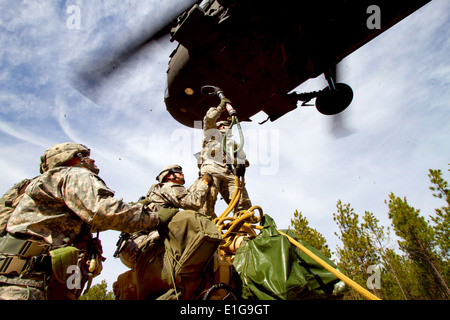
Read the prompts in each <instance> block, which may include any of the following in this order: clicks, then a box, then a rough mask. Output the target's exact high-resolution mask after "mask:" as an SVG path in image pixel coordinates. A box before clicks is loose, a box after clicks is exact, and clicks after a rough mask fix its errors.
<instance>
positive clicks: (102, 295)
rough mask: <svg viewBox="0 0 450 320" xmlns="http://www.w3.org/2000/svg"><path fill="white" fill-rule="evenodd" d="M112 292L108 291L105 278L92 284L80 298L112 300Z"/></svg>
mask: <svg viewBox="0 0 450 320" xmlns="http://www.w3.org/2000/svg"><path fill="white" fill-rule="evenodd" d="M114 299H115V298H114V294H113V293H112V292H111V291H108V284H107V283H106V280H102V281H101V283H98V284H96V285H93V286H92V287H91V288H90V289H89V291H88V292H86V293H85V294H83V295H82V296H81V297H80V300H114Z"/></svg>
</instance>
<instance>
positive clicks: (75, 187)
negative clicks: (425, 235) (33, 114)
mask: <svg viewBox="0 0 450 320" xmlns="http://www.w3.org/2000/svg"><path fill="white" fill-rule="evenodd" d="M40 173H41V175H40V176H38V177H37V178H35V179H34V180H33V181H32V182H31V183H30V185H29V186H28V187H27V189H26V191H25V195H24V196H23V198H22V199H21V201H20V202H19V204H18V205H17V207H16V208H15V210H14V211H13V213H12V215H11V217H10V218H9V220H8V223H7V231H8V233H7V234H6V235H5V236H3V237H2V238H0V299H15V300H42V299H77V298H78V297H79V296H80V294H81V292H82V289H83V287H84V285H85V284H86V282H87V281H88V280H89V279H91V278H92V277H93V276H95V275H98V274H99V273H100V271H101V261H102V260H103V259H104V258H103V257H101V253H102V248H101V244H100V241H99V240H98V237H97V238H96V239H93V237H92V232H94V231H97V235H98V231H103V230H108V229H112V230H118V231H122V232H130V233H131V232H137V231H139V230H145V229H154V228H158V229H159V228H163V227H164V226H165V225H167V223H168V222H169V220H170V219H171V218H172V216H173V214H174V211H171V210H167V209H163V210H161V212H158V213H154V212H151V211H150V210H149V209H148V208H146V207H145V206H144V205H143V204H135V205H130V204H128V203H125V202H123V201H122V200H117V199H115V198H114V192H113V191H112V190H111V189H109V188H108V187H107V186H106V185H105V183H104V182H103V180H101V179H100V177H99V176H98V175H97V174H98V173H99V169H98V167H97V166H96V165H95V161H94V160H93V159H91V158H90V150H89V149H88V148H87V147H85V146H84V145H81V144H76V143H71V142H67V143H61V144H57V145H55V146H53V147H51V148H50V149H48V150H47V151H45V153H44V154H43V156H42V157H41V163H40Z"/></svg>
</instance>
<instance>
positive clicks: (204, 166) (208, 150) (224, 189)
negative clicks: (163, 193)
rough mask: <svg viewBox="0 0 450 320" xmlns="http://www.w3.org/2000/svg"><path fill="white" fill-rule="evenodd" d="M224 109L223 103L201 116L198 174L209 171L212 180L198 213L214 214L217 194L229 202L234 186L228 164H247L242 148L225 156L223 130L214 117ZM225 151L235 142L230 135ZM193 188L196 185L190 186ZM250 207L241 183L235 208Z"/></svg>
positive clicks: (232, 146) (217, 117)
mask: <svg viewBox="0 0 450 320" xmlns="http://www.w3.org/2000/svg"><path fill="white" fill-rule="evenodd" d="M224 110H225V106H224V105H223V104H221V105H219V106H218V107H212V108H210V109H209V110H208V111H207V113H206V115H205V117H204V118H203V148H202V156H201V167H200V175H201V176H202V175H204V174H206V173H210V174H211V175H212V176H213V183H212V184H211V186H210V188H209V192H208V194H207V199H206V202H205V204H204V205H203V207H202V208H201V209H200V212H201V213H203V214H207V215H210V216H212V217H216V214H215V212H214V207H215V203H216V201H217V194H218V193H220V194H221V195H222V197H223V198H224V200H225V201H226V203H229V202H230V200H231V198H232V196H233V193H234V187H235V179H234V178H235V176H234V174H233V172H232V171H231V170H230V166H231V165H235V164H242V165H245V166H248V161H247V160H246V157H245V153H244V151H243V150H241V151H240V152H239V153H238V154H237V155H234V154H231V155H228V154H226V153H225V151H224V150H223V148H222V138H223V134H225V133H224V132H221V131H220V130H219V129H217V124H216V122H217V120H218V119H219V117H220V115H221V113H222V112H223V111H224ZM226 144H227V149H228V150H235V149H236V148H237V147H236V142H235V141H234V140H233V139H231V138H230V137H228V138H227V141H226ZM193 188H195V187H193ZM251 206H252V203H251V201H250V199H249V196H248V193H247V190H246V188H245V186H244V188H243V189H242V193H241V198H240V199H239V202H238V204H237V210H246V209H248V208H250V207H251Z"/></svg>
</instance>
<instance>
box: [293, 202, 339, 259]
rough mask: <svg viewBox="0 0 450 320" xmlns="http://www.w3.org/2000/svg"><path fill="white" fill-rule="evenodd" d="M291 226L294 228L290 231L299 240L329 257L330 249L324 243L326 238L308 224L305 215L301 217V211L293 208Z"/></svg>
mask: <svg viewBox="0 0 450 320" xmlns="http://www.w3.org/2000/svg"><path fill="white" fill-rule="evenodd" d="M291 226H292V227H293V228H294V229H293V230H292V231H293V232H294V234H295V236H296V237H297V238H298V239H299V240H303V241H305V242H306V243H308V244H309V245H311V246H313V247H314V248H316V249H317V250H319V251H320V252H321V253H323V254H324V255H325V256H326V257H328V258H331V251H330V249H329V248H328V245H327V244H326V243H327V240H326V239H325V237H324V236H323V235H322V234H321V233H320V232H318V231H317V230H316V229H314V228H312V227H310V226H309V222H308V220H307V219H306V217H303V215H302V213H301V212H299V211H297V210H295V212H294V219H291Z"/></svg>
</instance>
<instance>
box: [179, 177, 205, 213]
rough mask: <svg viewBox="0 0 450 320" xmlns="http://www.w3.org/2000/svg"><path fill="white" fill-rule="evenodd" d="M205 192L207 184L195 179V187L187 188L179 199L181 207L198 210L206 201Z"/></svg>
mask: <svg viewBox="0 0 450 320" xmlns="http://www.w3.org/2000/svg"><path fill="white" fill-rule="evenodd" d="M185 190H186V189H185ZM207 193H208V185H207V184H204V183H202V180H201V179H199V180H197V181H196V187H195V188H189V191H186V193H185V196H184V197H183V198H182V200H181V208H183V209H191V210H199V209H200V208H201V207H202V206H203V204H204V203H205V201H206V194H207Z"/></svg>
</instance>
